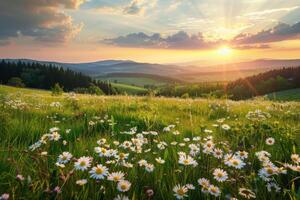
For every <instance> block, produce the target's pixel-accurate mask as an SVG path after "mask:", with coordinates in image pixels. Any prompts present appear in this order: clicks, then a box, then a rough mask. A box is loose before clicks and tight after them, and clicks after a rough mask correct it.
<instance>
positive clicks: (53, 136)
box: [50, 131, 61, 141]
mask: <svg viewBox="0 0 300 200" xmlns="http://www.w3.org/2000/svg"><path fill="white" fill-rule="evenodd" d="M60 138H61V136H60V134H59V133H58V132H56V131H54V132H52V135H51V137H50V140H53V141H58V140H59V139H60Z"/></svg>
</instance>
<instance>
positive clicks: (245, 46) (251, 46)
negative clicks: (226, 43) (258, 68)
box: [233, 44, 271, 50]
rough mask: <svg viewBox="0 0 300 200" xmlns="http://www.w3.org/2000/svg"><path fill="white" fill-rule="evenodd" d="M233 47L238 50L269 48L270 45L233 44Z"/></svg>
mask: <svg viewBox="0 0 300 200" xmlns="http://www.w3.org/2000/svg"><path fill="white" fill-rule="evenodd" d="M233 48H234V49H240V50H245V49H269V48H271V46H270V45H268V44H252V45H235V46H233Z"/></svg>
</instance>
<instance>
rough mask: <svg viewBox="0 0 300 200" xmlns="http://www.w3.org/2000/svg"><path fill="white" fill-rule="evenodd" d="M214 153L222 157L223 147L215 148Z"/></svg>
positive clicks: (219, 157)
mask: <svg viewBox="0 0 300 200" xmlns="http://www.w3.org/2000/svg"><path fill="white" fill-rule="evenodd" d="M213 155H214V157H215V158H218V159H221V158H222V157H223V151H222V150H221V149H218V148H215V149H214V152H213Z"/></svg>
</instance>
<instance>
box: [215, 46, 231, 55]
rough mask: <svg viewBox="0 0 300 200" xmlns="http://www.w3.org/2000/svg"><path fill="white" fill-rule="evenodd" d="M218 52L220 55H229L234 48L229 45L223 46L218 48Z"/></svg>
mask: <svg viewBox="0 0 300 200" xmlns="http://www.w3.org/2000/svg"><path fill="white" fill-rule="evenodd" d="M218 54H219V55H220V56H224V57H228V56H230V55H231V54H232V49H231V48H230V47H228V46H222V47H220V48H219V49H218Z"/></svg>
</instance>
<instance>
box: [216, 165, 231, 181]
mask: <svg viewBox="0 0 300 200" xmlns="http://www.w3.org/2000/svg"><path fill="white" fill-rule="evenodd" d="M213 175H214V178H215V179H216V180H217V181H219V182H224V181H226V180H227V179H228V174H227V172H226V171H224V170H223V169H219V168H217V169H215V170H214V172H213Z"/></svg>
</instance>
